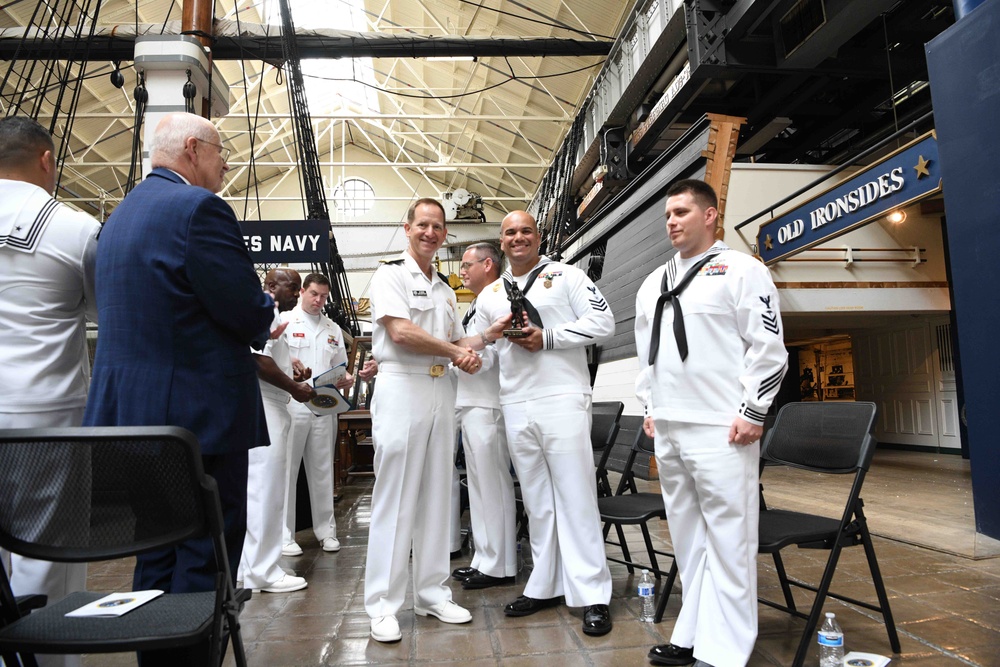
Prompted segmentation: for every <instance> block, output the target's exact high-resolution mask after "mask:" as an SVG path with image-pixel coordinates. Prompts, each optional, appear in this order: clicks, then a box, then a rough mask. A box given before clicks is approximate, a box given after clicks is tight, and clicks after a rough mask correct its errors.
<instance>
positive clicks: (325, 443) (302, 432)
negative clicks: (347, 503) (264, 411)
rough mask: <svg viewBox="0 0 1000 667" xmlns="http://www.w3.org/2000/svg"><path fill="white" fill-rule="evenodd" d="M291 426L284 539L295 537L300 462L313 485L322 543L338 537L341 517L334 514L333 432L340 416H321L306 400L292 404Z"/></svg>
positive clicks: (312, 504)
mask: <svg viewBox="0 0 1000 667" xmlns="http://www.w3.org/2000/svg"><path fill="white" fill-rule="evenodd" d="M288 415H289V417H290V418H291V426H290V427H289V430H288V464H287V467H288V473H287V475H286V480H287V482H286V484H285V526H284V535H283V538H282V539H283V540H284V542H285V543H286V544H287V543H288V542H292V541H294V540H295V487H296V484H297V483H298V479H299V463H300V462H301V463H303V464H304V465H305V469H306V481H307V482H308V486H309V506H310V508H311V509H312V525H313V532H314V533H316V539H317V540H319V541H320V542H322V541H323V540H325V539H326V538H328V537H336V536H337V519H336V518H335V517H334V515H333V446H334V444H333V434H334V431H336V425H337V422H336V419H337V418H336V417H335V416H333V415H324V416H322V417H318V416H316V415H314V414H313V413H312V411H311V410H310V409H309V408H307V407H306V406H305V405H303V404H302V403H299V402H298V401H292V402H291V403H289V404H288Z"/></svg>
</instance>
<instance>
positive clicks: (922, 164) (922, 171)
mask: <svg viewBox="0 0 1000 667" xmlns="http://www.w3.org/2000/svg"><path fill="white" fill-rule="evenodd" d="M930 163H931V161H930V160H925V159H924V156H923V155H921V156H920V157H919V158H918V159H917V164H916V166H914V167H913V170H914V171H916V172H917V180H918V181H919V180H920V179H921V178H923V177H924V176H930V175H931V172H930V170H929V169H928V168H927V165H929V164H930Z"/></svg>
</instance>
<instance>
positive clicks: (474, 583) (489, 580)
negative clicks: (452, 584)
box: [462, 572, 514, 590]
mask: <svg viewBox="0 0 1000 667" xmlns="http://www.w3.org/2000/svg"><path fill="white" fill-rule="evenodd" d="M512 583H514V577H491V576H490V575H488V574H483V573H482V572H476V573H474V574H470V575H469V576H468V577H466V578H465V580H464V581H463V582H462V588H466V589H470V590H472V589H477V588H491V587H493V586H506V585H508V584H512Z"/></svg>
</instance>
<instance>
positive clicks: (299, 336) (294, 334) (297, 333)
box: [292, 331, 306, 338]
mask: <svg viewBox="0 0 1000 667" xmlns="http://www.w3.org/2000/svg"><path fill="white" fill-rule="evenodd" d="M305 337H306V335H305V334H304V333H302V332H301V331H297V332H295V333H293V334H292V338H305Z"/></svg>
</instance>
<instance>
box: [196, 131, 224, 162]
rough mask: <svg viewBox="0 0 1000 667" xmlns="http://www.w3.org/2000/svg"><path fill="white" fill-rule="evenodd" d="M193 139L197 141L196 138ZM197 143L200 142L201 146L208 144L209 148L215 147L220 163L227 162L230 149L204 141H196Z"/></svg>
mask: <svg viewBox="0 0 1000 667" xmlns="http://www.w3.org/2000/svg"><path fill="white" fill-rule="evenodd" d="M195 139H198V137H195ZM198 141H200V142H201V143H203V144H208V145H209V146H215V147H216V148H218V149H219V155H221V156H222V161H223V162H229V156H230V154H232V152H233V151H232V150H231V149H229V148H226V147H225V146H223V145H222V144H214V143H212V142H211V141H206V140H205V139H198Z"/></svg>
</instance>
